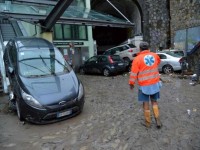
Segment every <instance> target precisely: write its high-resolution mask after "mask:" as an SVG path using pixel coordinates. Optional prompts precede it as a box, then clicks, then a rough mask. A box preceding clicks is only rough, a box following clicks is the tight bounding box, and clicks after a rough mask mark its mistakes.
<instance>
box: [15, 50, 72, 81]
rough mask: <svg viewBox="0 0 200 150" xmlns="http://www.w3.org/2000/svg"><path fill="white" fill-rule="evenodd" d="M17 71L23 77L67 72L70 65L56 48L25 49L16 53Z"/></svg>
mask: <svg viewBox="0 0 200 150" xmlns="http://www.w3.org/2000/svg"><path fill="white" fill-rule="evenodd" d="M18 60H19V61H18V63H19V72H20V74H21V75H22V76H25V77H37V76H46V75H54V74H57V73H64V72H69V71H70V70H71V67H70V66H69V64H68V63H67V62H66V61H65V59H64V58H63V56H62V54H61V53H60V51H59V50H58V49H47V48H40V49H38V48H37V49H34V48H32V49H30V48H29V49H26V50H21V51H20V52H19V54H18Z"/></svg>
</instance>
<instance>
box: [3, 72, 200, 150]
mask: <svg viewBox="0 0 200 150" xmlns="http://www.w3.org/2000/svg"><path fill="white" fill-rule="evenodd" d="M161 76H162V79H163V80H164V82H163V87H162V89H161V99H160V100H159V106H160V114H161V121H162V124H163V127H162V128H161V129H160V130H158V129H157V128H156V126H155V121H154V119H153V116H152V126H151V128H150V129H146V128H145V127H144V126H142V125H141V124H142V123H143V111H142V105H141V104H140V103H139V102H137V87H136V88H135V89H134V90H133V91H131V90H130V89H129V86H128V77H129V76H128V74H127V75H126V74H125V75H118V76H115V77H103V76H92V75H79V78H80V80H81V81H82V82H83V84H84V87H85V93H86V94H85V106H84V110H83V112H82V113H81V114H80V115H78V116H77V117H74V118H71V119H68V120H65V121H62V122H57V123H53V124H48V125H33V124H29V123H25V124H23V123H21V122H19V121H18V119H17V116H16V114H15V113H13V112H12V111H9V110H8V107H7V106H8V105H7V96H4V97H3V96H2V97H0V106H1V107H0V108H1V111H0V149H2V150H27V149H28V150H200V93H199V91H200V84H198V85H196V86H191V85H190V84H189V83H190V80H189V79H188V78H187V79H180V78H179V77H178V76H174V75H170V76H169V75H161ZM188 112H190V114H188Z"/></svg>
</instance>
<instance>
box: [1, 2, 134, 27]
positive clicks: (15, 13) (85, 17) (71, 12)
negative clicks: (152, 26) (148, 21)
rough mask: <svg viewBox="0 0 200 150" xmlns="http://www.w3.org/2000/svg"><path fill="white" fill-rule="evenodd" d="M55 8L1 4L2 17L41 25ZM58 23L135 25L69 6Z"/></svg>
mask: <svg viewBox="0 0 200 150" xmlns="http://www.w3.org/2000/svg"><path fill="white" fill-rule="evenodd" d="M53 7H54V6H51V5H47V6H45V7H38V6H36V5H33V6H30V5H25V4H11V3H10V4H9V5H8V4H5V3H0V16H3V17H5V18H14V19H17V20H21V21H26V22H34V23H39V22H40V21H41V20H45V19H46V17H47V16H48V14H49V13H50V12H51V10H52V9H53ZM57 23H62V24H72V25H74V24H76V25H89V26H108V27H120V28H129V27H133V26H134V24H133V23H131V22H127V21H126V20H123V19H119V18H116V17H113V16H111V15H108V14H103V13H99V12H96V11H94V10H90V9H87V8H82V7H77V6H69V7H68V8H67V10H66V11H65V12H64V14H63V15H62V17H61V18H60V19H58V21H57Z"/></svg>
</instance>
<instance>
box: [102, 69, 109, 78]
mask: <svg viewBox="0 0 200 150" xmlns="http://www.w3.org/2000/svg"><path fill="white" fill-rule="evenodd" d="M103 75H104V76H106V77H108V76H110V70H109V69H107V68H105V69H103Z"/></svg>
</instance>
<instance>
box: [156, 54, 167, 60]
mask: <svg viewBox="0 0 200 150" xmlns="http://www.w3.org/2000/svg"><path fill="white" fill-rule="evenodd" d="M158 56H159V57H160V59H167V56H165V55H163V54H158Z"/></svg>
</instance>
